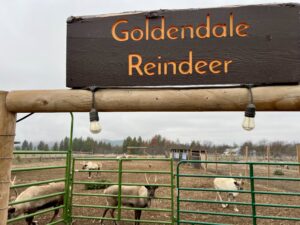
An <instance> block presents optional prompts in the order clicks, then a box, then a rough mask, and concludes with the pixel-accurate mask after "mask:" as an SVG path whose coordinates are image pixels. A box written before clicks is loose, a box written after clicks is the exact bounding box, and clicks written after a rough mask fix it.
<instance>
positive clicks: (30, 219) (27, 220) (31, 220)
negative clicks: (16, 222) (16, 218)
mask: <svg viewBox="0 0 300 225" xmlns="http://www.w3.org/2000/svg"><path fill="white" fill-rule="evenodd" d="M33 218H34V217H33V216H31V217H27V218H26V219H25V220H26V222H27V225H35V222H33Z"/></svg>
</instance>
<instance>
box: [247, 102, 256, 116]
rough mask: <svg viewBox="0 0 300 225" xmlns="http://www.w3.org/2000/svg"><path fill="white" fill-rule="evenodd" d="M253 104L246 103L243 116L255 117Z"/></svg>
mask: <svg viewBox="0 0 300 225" xmlns="http://www.w3.org/2000/svg"><path fill="white" fill-rule="evenodd" d="M255 110H256V108H255V105H254V104H248V105H247V108H246V111H245V117H251V118H254V117H255Z"/></svg>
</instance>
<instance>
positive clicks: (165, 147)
mask: <svg viewBox="0 0 300 225" xmlns="http://www.w3.org/2000/svg"><path fill="white" fill-rule="evenodd" d="M69 142H70V139H69V138H68V137H65V138H64V139H62V140H61V141H59V142H54V143H52V144H51V145H49V144H48V143H46V142H45V141H40V142H38V144H36V145H34V144H33V143H32V142H29V141H27V140H24V141H23V142H22V144H21V145H20V146H16V150H44V151H48V150H49V151H63V150H67V149H68V147H69ZM246 146H248V149H249V153H250V154H251V152H253V151H254V150H255V152H256V155H257V156H263V155H265V154H266V147H267V146H270V149H271V156H272V157H280V156H283V155H284V156H295V155H296V150H295V149H296V143H290V142H284V141H275V142H268V141H266V140H262V141H259V142H255V143H254V142H251V141H246V142H244V143H243V144H242V145H240V146H238V145H237V144H232V145H227V144H214V143H212V142H210V141H197V140H193V141H191V142H190V143H181V142H180V141H179V140H176V141H173V140H169V139H167V138H165V137H163V136H161V135H160V134H157V135H154V136H153V137H152V138H150V139H143V138H142V137H140V136H139V137H131V136H128V137H127V138H125V139H124V140H123V144H122V145H112V144H111V143H110V142H108V141H101V140H100V141H97V140H95V139H93V138H90V137H87V138H82V137H80V138H74V139H73V151H74V152H81V153H90V154H111V153H116V154H121V153H126V152H128V147H129V148H130V147H144V148H145V147H146V153H147V154H151V155H156V154H166V153H167V152H168V151H169V150H170V149H173V148H177V149H199V150H207V151H208V152H209V153H214V152H217V153H219V154H222V153H223V152H224V151H225V150H226V149H228V148H240V153H241V154H243V155H244V154H245V148H246ZM130 152H131V153H132V154H142V153H143V149H139V148H132V149H131V150H130Z"/></svg>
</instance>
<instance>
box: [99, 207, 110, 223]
mask: <svg viewBox="0 0 300 225" xmlns="http://www.w3.org/2000/svg"><path fill="white" fill-rule="evenodd" d="M108 210H110V209H109V208H107V209H105V210H104V212H103V215H102V218H104V217H105V215H106V213H107V211H108ZM100 224H101V225H102V224H103V219H101V220H100Z"/></svg>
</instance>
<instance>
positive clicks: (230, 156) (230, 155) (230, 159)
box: [229, 152, 233, 176]
mask: <svg viewBox="0 0 300 225" xmlns="http://www.w3.org/2000/svg"><path fill="white" fill-rule="evenodd" d="M229 161H230V162H232V161H233V153H232V152H231V153H230V154H229ZM229 168H230V171H229V174H230V176H232V163H231V164H229Z"/></svg>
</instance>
